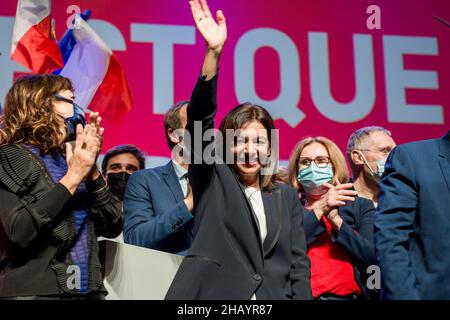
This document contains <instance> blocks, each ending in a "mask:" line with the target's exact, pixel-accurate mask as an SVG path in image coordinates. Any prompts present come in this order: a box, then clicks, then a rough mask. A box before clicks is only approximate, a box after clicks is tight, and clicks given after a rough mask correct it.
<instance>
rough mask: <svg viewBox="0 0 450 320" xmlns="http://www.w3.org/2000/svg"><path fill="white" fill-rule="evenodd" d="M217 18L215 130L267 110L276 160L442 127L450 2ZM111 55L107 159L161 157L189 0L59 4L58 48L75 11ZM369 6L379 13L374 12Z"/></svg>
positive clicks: (273, 8)
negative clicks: (378, 132) (114, 111)
mask: <svg viewBox="0 0 450 320" xmlns="http://www.w3.org/2000/svg"><path fill="white" fill-rule="evenodd" d="M209 3H210V7H211V9H212V10H214V11H215V10H217V9H222V10H223V11H224V13H225V15H226V18H227V22H228V29H229V36H228V41H227V44H226V47H225V49H224V52H223V55H222V59H221V62H220V80H219V94H218V103H219V111H218V114H217V123H216V125H218V122H219V121H220V120H221V119H222V117H223V115H224V114H225V113H226V112H227V111H228V110H230V109H231V108H232V107H234V106H236V105H237V104H239V103H242V102H246V101H251V102H253V103H257V104H261V105H262V106H265V107H266V108H267V109H268V110H269V111H270V112H271V114H272V115H273V116H274V117H275V118H276V119H277V121H276V124H277V126H278V128H280V135H281V148H280V156H281V159H287V158H288V157H289V153H290V151H291V150H292V148H293V147H294V145H295V143H296V142H297V141H298V140H300V139H302V138H303V137H306V136H309V135H314V136H315V135H323V136H326V137H329V138H331V139H333V140H334V141H335V142H336V143H337V144H338V145H339V146H340V147H341V148H342V149H343V150H345V145H346V142H347V139H348V137H349V135H350V134H351V133H352V132H353V131H354V130H356V129H358V128H360V127H363V126H367V125H381V126H383V127H385V128H387V129H389V130H391V131H392V133H393V135H394V138H395V140H396V141H397V143H404V142H409V141H413V140H420V139H428V138H434V137H440V136H442V135H444V133H445V132H446V131H447V130H448V129H449V124H450V110H449V104H450V73H449V71H450V28H449V27H447V26H446V25H444V24H443V23H441V22H439V21H437V20H436V19H435V18H433V16H438V17H441V18H444V19H445V20H447V21H449V20H450V1H448V0H445V1H443V0H416V1H410V0H395V1H392V0H378V1H365V0H359V1H356V0H342V1H331V0H315V1H291V0H278V1H261V0H241V1H229V0H210V1H209ZM71 5H75V6H78V7H79V9H80V10H81V11H84V10H85V9H91V10H92V17H91V20H90V24H91V25H92V26H93V27H94V29H95V30H96V31H97V32H98V33H99V34H100V36H101V37H102V38H103V39H104V40H105V41H106V42H107V44H108V45H109V46H110V47H111V48H112V49H113V51H114V52H115V54H116V55H117V57H118V59H119V60H120V62H121V63H122V66H123V68H124V70H125V73H126V75H127V78H128V81H129V84H130V87H131V90H132V93H133V96H134V102H135V103H134V106H133V109H132V111H131V112H130V113H129V114H128V115H127V117H126V118H125V119H124V120H123V123H122V124H121V125H113V124H112V123H108V122H107V121H106V122H105V128H106V138H105V143H104V151H105V150H107V149H108V148H110V147H112V146H114V145H117V144H122V143H133V144H135V145H137V146H138V147H140V148H142V149H143V150H145V152H146V153H147V154H148V155H149V156H151V157H155V158H153V160H152V164H157V163H160V162H161V161H163V158H158V157H167V156H169V151H168V148H167V146H166V140H165V136H164V129H163V113H164V112H165V111H166V110H167V108H168V107H169V106H170V105H172V103H173V102H174V101H177V100H181V99H188V98H189V97H190V94H191V90H192V88H193V86H194V84H195V81H196V79H197V76H198V75H199V72H200V68H201V64H202V59H203V53H204V51H205V45H204V43H203V40H202V39H201V37H200V35H199V34H198V33H196V31H195V28H194V24H193V21H192V18H191V16H190V9H189V5H188V1H187V0H186V1H185V0H164V1H156V0H127V1H122V0H96V1H92V0H57V1H55V0H54V1H53V16H54V18H55V21H56V35H57V37H58V39H59V38H60V37H61V36H62V35H63V33H64V31H65V30H66V25H67V21H70V19H71V17H72V15H73V13H74V12H75V10H76V7H70V6H71ZM371 5H377V7H373V6H372V7H371ZM15 10H16V1H15V0H2V1H1V2H0V52H1V56H0V72H1V73H0V101H2V102H3V99H4V97H5V94H6V91H7V90H8V88H9V87H10V86H11V85H12V82H13V79H14V77H17V75H18V74H19V73H21V72H24V71H25V70H24V69H23V68H21V67H20V66H18V65H17V64H16V63H14V62H12V61H10V60H9V51H10V38H11V31H12V28H13V23H14V16H15Z"/></svg>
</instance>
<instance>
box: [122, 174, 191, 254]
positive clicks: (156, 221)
mask: <svg viewBox="0 0 450 320" xmlns="http://www.w3.org/2000/svg"><path fill="white" fill-rule="evenodd" d="M144 173H145V172H143V171H141V172H139V171H138V172H136V173H134V174H132V175H131V177H130V178H129V179H128V183H127V188H126V191H125V201H124V210H125V227H124V239H125V242H126V243H130V244H133V245H137V246H141V247H146V248H157V247H158V243H159V242H160V241H161V240H163V239H165V238H166V237H168V236H169V235H171V234H172V233H175V232H177V231H178V230H179V229H180V228H181V227H182V226H184V225H185V224H186V223H187V222H189V221H190V220H191V219H192V215H191V213H190V212H189V210H188V208H187V207H186V205H185V203H184V201H180V202H178V203H176V204H175V205H168V206H167V211H165V212H160V213H159V214H155V212H154V209H153V200H152V195H151V194H150V191H149V183H148V182H147V181H146V180H145V176H144Z"/></svg>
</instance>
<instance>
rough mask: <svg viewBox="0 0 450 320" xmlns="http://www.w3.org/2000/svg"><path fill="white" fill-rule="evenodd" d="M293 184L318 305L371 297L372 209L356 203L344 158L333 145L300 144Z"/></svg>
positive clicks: (368, 204)
mask: <svg viewBox="0 0 450 320" xmlns="http://www.w3.org/2000/svg"><path fill="white" fill-rule="evenodd" d="M288 171H289V183H290V184H291V185H292V186H293V187H295V188H296V189H297V190H298V192H299V194H301V195H302V202H303V203H304V207H305V209H306V210H304V220H303V221H304V229H305V233H306V241H307V244H308V256H309V258H310V260H311V288H312V293H313V298H314V299H320V300H341V299H342V300H346V299H358V298H362V297H369V295H371V294H372V293H371V292H370V290H368V288H367V286H366V281H367V278H368V276H370V275H371V274H368V273H367V267H368V266H370V265H373V264H375V254H374V246H373V219H374V211H375V209H374V207H373V204H372V202H371V201H370V200H368V199H365V198H359V197H357V193H356V191H354V189H353V185H352V184H351V183H348V181H349V175H348V169H347V166H346V163H345V158H344V156H343V154H342V152H341V151H340V150H339V148H338V147H337V146H336V144H335V143H333V142H332V141H331V140H329V139H327V138H324V137H315V138H313V137H310V138H306V139H304V140H302V141H300V142H299V143H298V144H297V146H296V147H295V149H294V151H293V152H292V155H291V157H290V160H289V170H288Z"/></svg>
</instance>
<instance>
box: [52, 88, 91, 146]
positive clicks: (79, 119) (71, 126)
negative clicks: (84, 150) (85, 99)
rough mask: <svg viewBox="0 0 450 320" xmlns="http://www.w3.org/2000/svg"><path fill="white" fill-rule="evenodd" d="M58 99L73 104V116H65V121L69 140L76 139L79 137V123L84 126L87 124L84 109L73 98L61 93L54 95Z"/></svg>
mask: <svg viewBox="0 0 450 320" xmlns="http://www.w3.org/2000/svg"><path fill="white" fill-rule="evenodd" d="M53 96H54V97H55V98H56V99H57V100H60V101H64V102H67V103H71V104H72V106H73V116H71V117H68V118H65V119H64V122H65V124H66V129H67V140H66V141H67V142H70V141H75V140H76V138H77V125H78V124H81V125H82V126H83V128H84V127H85V125H86V119H85V118H84V115H83V111H82V109H81V107H80V106H79V105H77V104H76V103H75V102H74V101H73V100H71V99H68V98H66V97H63V96H61V95H59V94H54V95H53Z"/></svg>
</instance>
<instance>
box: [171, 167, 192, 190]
mask: <svg viewBox="0 0 450 320" xmlns="http://www.w3.org/2000/svg"><path fill="white" fill-rule="evenodd" d="M172 166H173V169H174V170H175V174H176V175H177V178H178V182H179V183H180V186H181V190H183V196H184V197H185V198H186V195H187V193H188V170H187V169H185V168H183V167H182V166H181V165H180V164H179V163H177V162H176V161H174V160H172Z"/></svg>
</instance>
